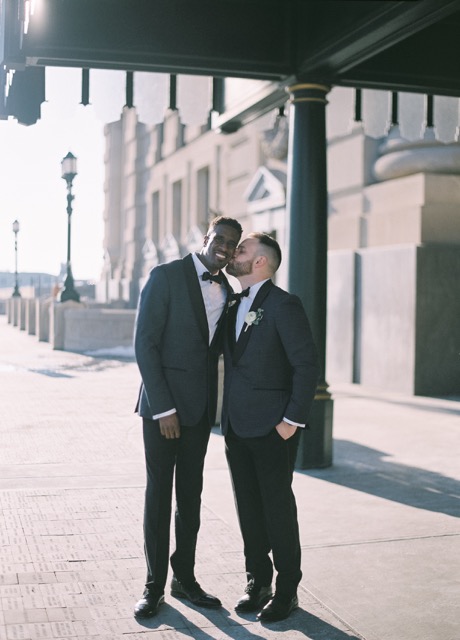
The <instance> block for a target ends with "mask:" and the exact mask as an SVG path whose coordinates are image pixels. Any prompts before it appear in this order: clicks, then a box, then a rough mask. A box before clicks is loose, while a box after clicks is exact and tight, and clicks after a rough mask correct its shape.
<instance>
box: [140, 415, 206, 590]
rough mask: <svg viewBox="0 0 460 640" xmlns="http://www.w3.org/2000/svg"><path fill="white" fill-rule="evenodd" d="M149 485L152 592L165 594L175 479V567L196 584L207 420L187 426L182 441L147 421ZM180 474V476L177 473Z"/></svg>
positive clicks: (183, 578) (146, 509)
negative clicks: (166, 435)
mask: <svg viewBox="0 0 460 640" xmlns="http://www.w3.org/2000/svg"><path fill="white" fill-rule="evenodd" d="M143 432H144V449H145V461H146V469H147V486H146V490H145V505H144V548H145V558H146V562H147V581H146V588H147V589H149V590H152V591H157V592H163V591H164V588H165V584H166V579H167V576H168V565H169V558H168V556H169V537H170V524H171V502H172V490H173V481H174V478H175V489H176V512H175V533H176V549H175V551H174V553H173V554H172V556H171V567H172V569H173V571H174V573H175V575H176V577H177V578H178V579H179V580H180V581H181V582H183V583H185V584H187V583H188V582H192V581H193V580H194V566H195V551H196V541H197V536H198V530H199V528H200V508H201V491H202V488H203V467H204V458H205V455H206V450H207V446H208V441H209V435H210V432H211V428H210V426H209V422H208V420H207V419H206V420H205V419H203V420H202V421H201V422H200V423H199V424H197V425H195V426H193V427H187V426H183V425H181V435H180V438H175V439H166V438H165V437H164V436H162V435H161V433H160V427H159V423H158V421H157V420H148V419H146V418H143ZM174 472H175V474H174Z"/></svg>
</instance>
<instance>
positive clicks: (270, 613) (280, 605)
mask: <svg viewBox="0 0 460 640" xmlns="http://www.w3.org/2000/svg"><path fill="white" fill-rule="evenodd" d="M298 606H299V601H298V599H297V596H293V597H292V598H291V599H290V600H281V599H280V598H279V597H277V596H276V595H275V597H274V598H273V599H272V600H270V602H269V603H268V604H267V605H265V607H264V608H263V609H262V611H261V612H260V613H259V614H258V615H257V619H258V620H260V621H261V622H278V621H279V620H286V618H288V617H289V616H290V615H291V613H292V612H293V611H294V609H297V607H298Z"/></svg>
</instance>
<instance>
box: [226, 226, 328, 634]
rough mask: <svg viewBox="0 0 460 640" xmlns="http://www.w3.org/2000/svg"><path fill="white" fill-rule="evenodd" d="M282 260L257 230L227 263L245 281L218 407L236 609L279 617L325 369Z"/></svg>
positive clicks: (293, 600)
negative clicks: (235, 538)
mask: <svg viewBox="0 0 460 640" xmlns="http://www.w3.org/2000/svg"><path fill="white" fill-rule="evenodd" d="M280 262H281V250H280V247H279V245H278V243H277V242H276V240H274V239H273V238H272V237H271V236H269V235H267V234H263V233H252V234H249V236H248V237H247V238H246V239H245V240H244V241H243V242H242V243H241V244H240V245H239V247H238V249H237V250H236V252H235V255H234V257H233V259H232V260H231V261H230V262H229V264H228V265H227V273H228V274H230V275H232V276H236V277H237V278H238V280H239V281H240V283H241V286H242V288H243V292H242V294H235V295H234V297H233V299H234V302H233V301H230V302H229V310H228V313H227V320H228V321H227V331H226V336H225V339H224V359H225V378H224V398H223V408H222V431H223V433H224V434H225V442H226V454H227V460H228V464H229V468H230V473H231V477H232V483H233V491H234V495H235V501H236V506H237V510H238V516H239V522H240V527H241V533H242V536H243V542H244V554H245V562H246V572H247V576H248V583H247V585H246V590H245V593H244V595H243V596H242V597H241V598H240V600H239V601H238V602H237V604H236V607H235V608H236V610H237V611H242V612H248V611H260V613H259V614H258V618H259V620H261V621H263V622H275V621H277V620H283V619H285V618H287V617H288V616H289V615H290V613H291V612H292V611H293V610H294V609H295V608H296V607H297V606H298V599H297V587H298V584H299V582H300V579H301V577H302V572H301V568H300V539H299V527H298V522H297V508H296V502H295V497H294V494H293V491H292V486H291V485H292V478H293V471H294V463H295V458H296V452H297V446H298V441H299V435H300V429H302V428H304V427H305V426H306V423H307V419H308V414H309V411H310V407H311V405H312V402H313V399H314V396H315V391H316V386H317V382H318V376H319V367H318V359H317V353H316V349H315V345H314V342H313V338H312V334H311V330H310V326H309V323H308V319H307V316H306V314H305V311H304V309H303V306H302V303H301V301H300V300H299V298H298V297H297V296H295V295H291V294H289V293H287V292H286V291H283V290H282V289H280V288H279V287H277V286H275V285H274V284H273V282H272V280H271V278H272V277H273V275H274V274H275V272H276V271H277V269H278V267H279V265H280ZM270 551H271V552H272V556H273V562H272V559H271V558H270V555H269V553H270ZM273 564H274V566H275V569H276V571H277V577H276V589H275V594H274V596H273V592H272V587H271V584H272V578H273ZM264 605H265V606H264ZM262 607H263V608H262Z"/></svg>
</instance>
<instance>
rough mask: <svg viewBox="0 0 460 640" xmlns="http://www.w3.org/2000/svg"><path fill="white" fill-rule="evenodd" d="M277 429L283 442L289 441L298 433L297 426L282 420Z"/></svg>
mask: <svg viewBox="0 0 460 640" xmlns="http://www.w3.org/2000/svg"><path fill="white" fill-rule="evenodd" d="M275 429H276V430H277V431H278V433H279V434H280V436H281V437H282V438H283V440H289V438H292V436H293V435H294V433H295V432H296V431H297V427H296V426H294V425H293V424H289V423H287V422H284V420H281V422H280V423H279V424H277V425H276V427H275Z"/></svg>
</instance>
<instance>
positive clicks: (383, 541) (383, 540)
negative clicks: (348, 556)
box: [302, 532, 460, 549]
mask: <svg viewBox="0 0 460 640" xmlns="http://www.w3.org/2000/svg"><path fill="white" fill-rule="evenodd" d="M458 536H460V533H457V532H454V533H439V534H435V535H430V536H400V537H398V538H380V539H369V540H362V541H358V540H357V541H355V542H335V543H330V544H305V545H302V549H331V548H336V547H359V546H362V545H366V544H386V543H388V542H410V541H412V540H432V539H436V538H455V537H458Z"/></svg>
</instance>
